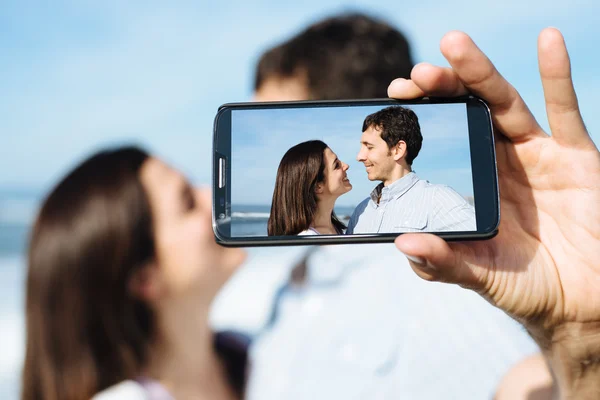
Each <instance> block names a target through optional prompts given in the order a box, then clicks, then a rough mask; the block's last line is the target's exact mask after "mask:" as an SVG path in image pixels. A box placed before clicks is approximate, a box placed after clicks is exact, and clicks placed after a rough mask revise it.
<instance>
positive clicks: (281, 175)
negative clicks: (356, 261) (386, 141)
mask: <svg viewBox="0 0 600 400" xmlns="http://www.w3.org/2000/svg"><path fill="white" fill-rule="evenodd" d="M348 168H349V167H348V164H345V163H343V162H342V161H340V160H339V159H338V157H337V156H336V154H335V153H334V152H333V151H332V150H331V149H330V148H329V147H327V145H326V144H325V143H323V142H322V141H320V140H310V141H307V142H303V143H300V144H297V145H295V146H294V147H292V148H290V149H289V150H288V151H287V152H286V153H285V155H284V156H283V159H282V160H281V163H280V164H279V168H278V170H277V178H276V181H275V190H274V192H273V202H272V204H271V214H270V216H269V222H268V234H269V235H270V236H282V235H323V234H328V235H335V234H343V233H344V230H345V229H346V226H345V225H344V224H343V223H342V222H341V221H340V220H339V219H338V218H337V217H336V215H335V213H334V211H333V207H334V205H335V202H336V200H337V199H338V197H340V196H341V195H343V194H345V193H348V192H349V191H350V190H352V184H350V180H349V179H348V176H347V175H346V171H347V170H348Z"/></svg>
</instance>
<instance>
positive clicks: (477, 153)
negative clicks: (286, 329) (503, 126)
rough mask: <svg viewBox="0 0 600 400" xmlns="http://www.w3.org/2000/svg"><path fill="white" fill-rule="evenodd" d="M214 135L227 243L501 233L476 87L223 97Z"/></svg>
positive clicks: (222, 237)
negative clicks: (457, 93) (423, 93)
mask: <svg viewBox="0 0 600 400" xmlns="http://www.w3.org/2000/svg"><path fill="white" fill-rule="evenodd" d="M213 139H214V141H213V188H212V189H213V191H212V193H213V229H214V234H215V238H216V240H217V242H218V243H220V244H222V245H225V246H276V245H314V244H342V243H377V242H379V243H381V242H391V241H393V240H394V238H396V237H397V236H398V235H399V234H402V233H406V232H429V233H434V234H437V235H439V236H440V237H442V238H444V239H446V240H479V239H488V238H491V237H493V236H495V235H496V234H497V232H498V225H499V221H500V208H499V196H498V175H497V169H496V155H495V147H494V133H493V127H492V122H491V115H490V110H489V108H488V106H487V105H486V103H485V102H484V101H483V100H482V99H479V98H477V97H474V96H464V97H456V98H431V97H430V98H421V99H416V100H411V101H400V100H394V99H374V100H352V101H348V100H342V101H299V102H274V103H235V104H233V103H232V104H224V105H222V106H221V107H220V108H219V110H218V112H217V115H216V117H215V123H214V138H213Z"/></svg>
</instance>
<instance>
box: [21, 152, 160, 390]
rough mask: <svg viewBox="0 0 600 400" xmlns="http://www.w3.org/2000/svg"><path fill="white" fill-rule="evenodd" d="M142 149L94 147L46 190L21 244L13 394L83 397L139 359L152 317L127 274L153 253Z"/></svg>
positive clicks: (122, 375) (129, 373)
mask: <svg viewBox="0 0 600 400" xmlns="http://www.w3.org/2000/svg"><path fill="white" fill-rule="evenodd" d="M147 158H148V155H147V153H145V152H144V151H142V150H140V149H138V148H135V147H126V148H121V149H116V150H110V151H103V152H100V153H97V154H96V155H94V156H92V157H91V158H89V159H87V160H86V161H84V162H83V163H82V164H81V165H79V166H78V167H77V168H75V169H74V170H73V171H72V172H71V173H70V174H69V175H67V176H66V177H65V178H64V179H63V180H62V181H61V182H60V183H59V184H58V185H57V186H56V187H55V188H54V189H53V190H52V192H51V193H50V195H49V196H48V197H47V198H46V199H45V201H44V204H43V206H42V208H41V210H40V212H39V214H38V216H37V219H36V222H35V225H34V227H33V231H32V234H31V238H30V246H29V253H28V274H27V286H26V290H27V294H26V326H27V339H26V355H25V364H24V368H23V390H22V399H24V400H34V399H45V400H58V399H60V400H71V399H73V400H75V399H77V400H79V399H89V398H90V397H92V396H93V395H94V394H95V393H96V392H98V391H100V390H102V389H104V388H107V387H109V386H111V385H113V384H116V383H118V382H120V381H122V380H124V379H132V378H134V377H135V376H136V374H137V373H139V372H140V371H139V370H140V368H141V366H142V365H144V363H145V362H146V358H147V349H148V346H149V343H150V341H151V340H152V338H153V333H154V328H155V319H154V315H153V312H152V310H151V309H150V307H149V306H148V305H146V304H144V303H143V302H142V301H140V300H136V299H135V298H134V297H133V296H131V295H130V293H129V291H128V281H129V277H130V276H131V274H132V272H133V271H135V270H136V269H137V268H140V267H142V266H143V265H144V264H145V263H147V262H149V261H151V260H152V259H153V258H154V240H153V234H152V218H151V213H150V205H149V202H148V199H147V197H146V194H145V191H144V188H143V186H142V183H141V182H140V177H139V171H140V167H141V166H142V164H143V163H144V161H145V160H146V159H147Z"/></svg>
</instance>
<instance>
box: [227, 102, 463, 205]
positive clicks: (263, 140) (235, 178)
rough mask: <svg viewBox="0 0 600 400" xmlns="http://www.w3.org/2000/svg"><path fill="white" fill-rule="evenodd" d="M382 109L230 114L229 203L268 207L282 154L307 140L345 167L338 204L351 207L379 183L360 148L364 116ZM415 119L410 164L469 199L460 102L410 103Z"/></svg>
mask: <svg viewBox="0 0 600 400" xmlns="http://www.w3.org/2000/svg"><path fill="white" fill-rule="evenodd" d="M382 108H384V106H359V107H348V108H340V107H335V108H310V109H309V108H301V109H287V108H285V109H275V110H273V109H271V110H269V109H266V110H260V111H254V110H253V111H248V110H237V111H233V112H232V116H231V120H232V142H233V146H232V147H233V148H232V150H233V152H232V161H231V162H232V176H231V183H232V185H233V189H232V198H231V202H232V203H233V204H237V205H239V204H261V205H269V204H271V199H272V196H273V188H274V184H275V178H276V173H277V167H278V166H279V163H280V161H281V158H282V157H283V155H284V154H285V152H286V151H287V150H288V149H289V148H290V147H292V146H294V145H296V144H298V143H300V142H304V141H307V140H314V139H318V140H322V141H324V142H325V143H326V144H327V145H328V146H329V147H330V148H331V149H332V150H333V151H334V152H335V153H336V155H337V156H338V158H339V159H340V160H342V161H344V162H345V163H347V164H348V165H349V167H350V168H349V169H348V171H347V174H348V178H349V179H350V182H351V183H352V186H353V188H352V190H351V191H350V192H349V193H347V194H345V195H343V196H342V197H340V198H339V200H338V201H337V203H336V204H337V205H338V206H352V207H354V206H356V205H357V204H358V203H360V202H361V201H362V200H364V199H365V198H366V197H367V196H368V195H369V193H370V192H371V190H373V187H375V185H377V184H378V183H379V182H371V181H369V180H368V178H367V174H366V172H365V168H364V166H363V164H362V163H359V162H358V161H357V160H356V155H357V153H358V151H359V150H360V137H361V134H362V123H363V120H364V119H365V117H366V116H367V115H369V114H371V113H374V112H376V111H378V110H380V109H382ZM410 108H411V109H413V110H414V111H415V113H416V114H417V117H418V118H419V124H420V126H421V133H422V135H423V146H422V149H421V151H420V152H419V155H418V156H417V158H416V159H415V161H414V163H413V170H415V171H416V172H417V173H418V175H419V177H420V178H423V179H428V180H429V181H430V182H432V183H443V184H446V185H450V186H451V187H452V188H454V189H455V190H457V191H458V192H459V193H460V194H462V195H463V196H472V195H473V182H472V178H471V159H470V153H469V133H468V125H467V111H466V107H465V105H464V104H438V105H431V106H429V105H412V106H410Z"/></svg>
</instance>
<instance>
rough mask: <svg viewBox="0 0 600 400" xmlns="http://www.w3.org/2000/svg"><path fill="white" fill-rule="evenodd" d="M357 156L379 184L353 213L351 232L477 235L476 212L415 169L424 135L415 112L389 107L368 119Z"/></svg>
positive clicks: (369, 116)
mask: <svg viewBox="0 0 600 400" xmlns="http://www.w3.org/2000/svg"><path fill="white" fill-rule="evenodd" d="M362 129H363V134H362V137H361V140H360V143H361V148H360V152H359V153H358V155H357V156H356V159H357V160H358V161H359V162H362V163H363V164H364V165H365V168H366V170H367V175H368V177H369V180H371V181H381V183H380V184H379V185H377V187H375V189H373V191H372V192H371V196H370V197H368V198H366V199H365V200H364V201H362V202H361V203H360V204H359V205H358V207H356V209H355V210H354V213H353V214H352V217H351V218H350V222H349V224H348V230H347V231H346V233H347V234H352V233H379V232H441V231H474V230H476V229H477V225H476V222H475V209H474V208H473V207H472V206H471V205H470V204H469V203H468V202H467V200H466V199H465V198H464V197H462V196H461V195H459V194H458V193H456V191H454V190H453V189H452V188H450V187H449V186H446V185H439V184H431V183H429V182H428V181H426V180H423V179H419V177H418V176H417V175H416V174H415V173H414V172H413V171H412V168H411V167H412V163H413V161H414V159H415V158H416V157H417V155H418V154H419V151H420V150H421V144H422V143H423V136H422V135H421V127H420V126H419V119H418V118H417V115H416V114H415V113H414V111H412V110H410V109H408V108H405V107H402V106H391V107H387V108H384V109H382V110H379V111H377V112H376V113H373V114H371V115H368V116H367V117H366V118H365V121H364V123H363V128H362Z"/></svg>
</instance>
